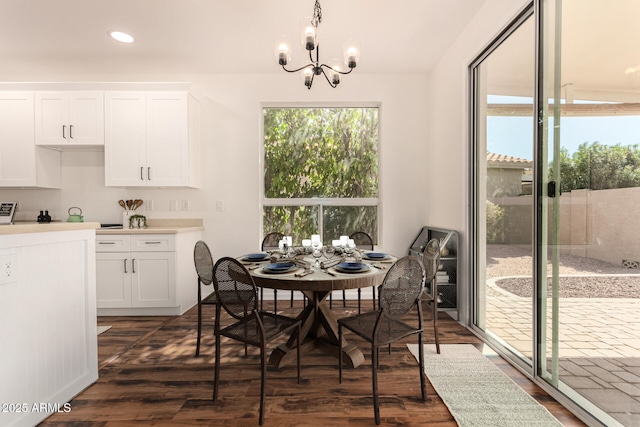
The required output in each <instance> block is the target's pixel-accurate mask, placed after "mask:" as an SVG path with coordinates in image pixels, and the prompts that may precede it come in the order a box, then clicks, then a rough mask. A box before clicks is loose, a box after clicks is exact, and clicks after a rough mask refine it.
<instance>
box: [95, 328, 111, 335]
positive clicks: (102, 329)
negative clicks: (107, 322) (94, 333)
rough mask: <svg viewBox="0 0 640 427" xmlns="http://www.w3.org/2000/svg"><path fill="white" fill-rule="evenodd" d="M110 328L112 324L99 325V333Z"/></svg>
mask: <svg viewBox="0 0 640 427" xmlns="http://www.w3.org/2000/svg"><path fill="white" fill-rule="evenodd" d="M109 329H111V326H98V335H100V334H101V333H103V332H107V331H108V330H109Z"/></svg>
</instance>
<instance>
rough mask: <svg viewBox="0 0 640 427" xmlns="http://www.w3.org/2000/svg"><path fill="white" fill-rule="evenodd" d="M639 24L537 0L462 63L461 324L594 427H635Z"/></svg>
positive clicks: (619, 12) (602, 8) (573, 2)
mask: <svg viewBox="0 0 640 427" xmlns="http://www.w3.org/2000/svg"><path fill="white" fill-rule="evenodd" d="M637 16H640V2H638V1H632V0H617V1H616V2H608V1H605V0H589V1H584V0H540V1H539V2H536V3H535V7H534V5H532V6H531V7H529V8H527V9H526V10H525V11H523V12H522V13H521V14H520V15H519V16H518V17H516V18H515V19H514V21H513V22H512V23H511V24H510V25H509V26H508V27H507V28H506V29H505V31H504V32H503V33H501V34H500V35H499V36H498V37H497V38H496V40H495V41H494V42H493V43H492V44H491V45H490V46H489V47H488V48H487V49H486V50H485V51H484V52H482V53H481V54H480V55H479V56H478V58H477V59H476V61H474V63H473V64H472V66H471V67H470V71H471V93H472V96H473V99H472V113H471V117H472V121H471V122H472V138H471V141H472V143H471V153H472V155H471V158H472V159H473V160H472V164H471V169H472V171H473V173H472V178H471V179H472V189H473V194H472V196H471V197H472V200H471V205H472V207H473V209H472V212H471V217H472V223H471V229H472V232H471V235H472V236H473V242H472V256H473V261H474V262H473V263H472V264H473V266H474V270H473V276H472V283H473V285H472V289H473V304H472V313H471V319H472V323H473V324H472V325H471V326H472V328H474V329H475V330H476V331H477V332H478V333H479V334H480V335H481V336H482V337H483V338H484V339H485V340H486V341H487V342H489V343H490V344H491V345H492V346H493V347H494V348H496V349H497V350H498V351H500V352H501V353H502V354H503V355H504V356H505V357H507V358H508V359H509V360H511V361H512V362H513V363H514V364H516V365H518V366H519V367H520V368H521V369H522V370H523V371H525V372H528V373H529V374H530V375H531V377H532V378H533V379H534V380H535V381H536V382H538V383H539V384H540V385H541V386H543V387H545V389H547V390H549V391H550V392H551V394H552V395H553V396H554V397H555V398H556V399H558V400H560V401H561V402H562V403H563V404H565V405H566V406H568V407H569V408H571V409H572V410H573V411H574V412H576V413H577V414H578V415H580V416H581V417H582V418H584V419H585V420H588V421H589V422H590V423H592V424H594V425H595V424H598V423H601V424H604V425H608V426H617V425H640V368H638V366H640V363H639V361H640V332H637V331H640V255H639V254H640V217H639V216H638V215H637V212H638V211H639V210H640V145H639V144H640V65H639V64H640V56H638V55H637V52H640V38H638V37H637V34H635V33H636V32H637V30H636V29H637V25H636V20H637V19H636V17H637Z"/></svg>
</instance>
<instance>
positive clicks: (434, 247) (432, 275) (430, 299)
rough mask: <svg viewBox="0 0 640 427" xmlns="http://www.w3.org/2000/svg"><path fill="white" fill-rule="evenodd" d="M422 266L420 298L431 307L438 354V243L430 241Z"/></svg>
mask: <svg viewBox="0 0 640 427" xmlns="http://www.w3.org/2000/svg"><path fill="white" fill-rule="evenodd" d="M422 264H423V266H424V290H423V292H422V295H421V297H420V299H421V301H425V302H426V303H427V304H429V305H430V306H431V320H432V321H433V335H434V337H435V342H436V351H437V353H438V354H440V342H439V341H438V280H437V272H438V266H439V265H440V242H439V241H438V239H431V240H429V242H427V245H426V247H425V249H424V253H423V254H422Z"/></svg>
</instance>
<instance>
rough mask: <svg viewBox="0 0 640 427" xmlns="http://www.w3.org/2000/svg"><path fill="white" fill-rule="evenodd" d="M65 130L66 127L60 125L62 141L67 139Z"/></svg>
mask: <svg viewBox="0 0 640 427" xmlns="http://www.w3.org/2000/svg"><path fill="white" fill-rule="evenodd" d="M66 130H67V125H62V137H63V138H64V139H67V134H66V133H65V131H66Z"/></svg>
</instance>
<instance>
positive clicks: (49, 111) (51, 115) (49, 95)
mask: <svg viewBox="0 0 640 427" xmlns="http://www.w3.org/2000/svg"><path fill="white" fill-rule="evenodd" d="M35 100H36V101H35V102H36V106H35V108H36V112H35V117H36V119H35V128H36V145H66V144H68V143H69V123H67V122H68V112H69V100H68V97H67V94H66V92H36V95H35Z"/></svg>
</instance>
